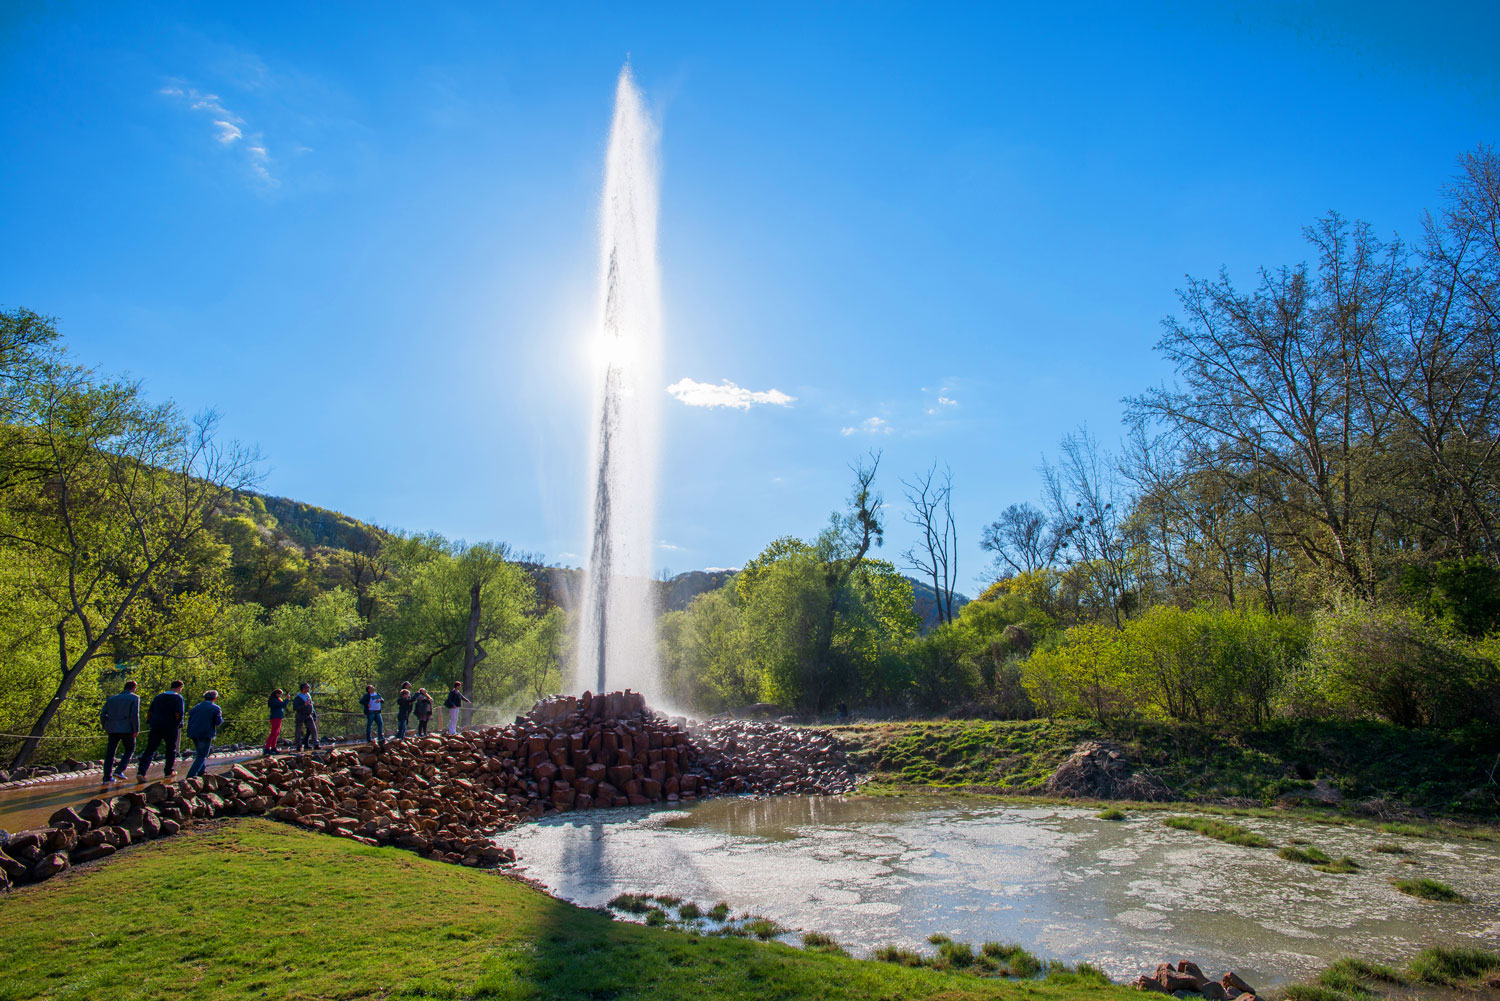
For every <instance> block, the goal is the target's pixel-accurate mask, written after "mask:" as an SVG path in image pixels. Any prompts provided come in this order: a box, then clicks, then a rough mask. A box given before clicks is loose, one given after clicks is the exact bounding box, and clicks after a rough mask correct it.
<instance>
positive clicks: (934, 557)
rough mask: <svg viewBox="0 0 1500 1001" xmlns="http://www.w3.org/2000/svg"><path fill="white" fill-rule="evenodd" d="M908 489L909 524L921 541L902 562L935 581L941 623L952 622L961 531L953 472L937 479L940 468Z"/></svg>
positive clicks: (916, 481)
mask: <svg viewBox="0 0 1500 1001" xmlns="http://www.w3.org/2000/svg"><path fill="white" fill-rule="evenodd" d="M901 485H902V486H903V487H905V488H906V502H907V503H908V504H910V505H911V513H910V514H908V515H907V516H906V521H907V522H908V523H909V524H911V525H915V526H916V527H917V530H918V531H919V532H921V539H920V540H919V541H918V542H917V543H916V545H913V546H911V547H909V548H908V549H907V550H906V552H905V553H903V554H902V558H903V559H905V560H906V565H907V566H908V567H909V568H911V569H912V570H915V571H917V572H918V573H920V574H922V575H923V576H924V577H926V578H928V579H929V580H931V581H932V593H933V596H934V597H933V600H934V601H935V602H936V603H937V613H938V621H939V622H952V621H953V590H954V586H955V585H956V584H957V582H958V528H957V527H956V526H955V524H954V522H953V470H951V469H949V468H948V467H947V466H944V467H943V475H942V478H941V479H939V478H938V472H937V464H936V463H934V464H933V466H932V468H930V469H928V470H927V471H926V472H925V473H921V474H919V475H918V476H917V477H915V478H914V479H913V480H912V481H911V482H907V481H906V480H902V481H901Z"/></svg>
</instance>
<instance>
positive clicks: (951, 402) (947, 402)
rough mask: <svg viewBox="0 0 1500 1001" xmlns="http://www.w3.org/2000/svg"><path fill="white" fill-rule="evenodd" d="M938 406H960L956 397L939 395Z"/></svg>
mask: <svg viewBox="0 0 1500 1001" xmlns="http://www.w3.org/2000/svg"><path fill="white" fill-rule="evenodd" d="M938 406H940V407H956V406H958V401H957V400H955V399H952V398H951V397H947V396H939V397H938Z"/></svg>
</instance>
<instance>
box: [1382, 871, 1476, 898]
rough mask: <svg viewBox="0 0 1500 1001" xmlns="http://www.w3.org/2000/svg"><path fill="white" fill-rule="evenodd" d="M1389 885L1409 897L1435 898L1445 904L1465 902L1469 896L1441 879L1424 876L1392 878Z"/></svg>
mask: <svg viewBox="0 0 1500 1001" xmlns="http://www.w3.org/2000/svg"><path fill="white" fill-rule="evenodd" d="M1391 885H1392V886H1394V887H1395V888H1396V889H1398V890H1400V891H1401V892H1402V893H1404V894H1406V895H1407V896H1409V897H1420V898H1421V899H1423V900H1436V901H1439V902H1441V903H1445V904H1466V903H1468V902H1469V898H1468V897H1466V896H1464V895H1463V894H1462V893H1459V892H1458V891H1457V890H1455V889H1454V888H1453V887H1451V886H1449V885H1448V884H1447V883H1444V882H1442V881H1441V880H1436V879H1429V878H1427V877H1425V876H1423V877H1421V878H1418V879H1393V880H1391Z"/></svg>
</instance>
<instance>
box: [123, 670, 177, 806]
mask: <svg viewBox="0 0 1500 1001" xmlns="http://www.w3.org/2000/svg"><path fill="white" fill-rule="evenodd" d="M186 715H187V700H186V699H184V698H183V697H182V682H180V681H174V682H172V684H171V685H170V686H168V688H167V690H166V691H164V692H158V693H157V695H156V698H154V699H152V700H151V707H150V708H149V709H147V710H146V749H145V750H144V751H142V752H141V760H140V762H139V763H138V764H137V765H136V769H135V780H136V781H137V782H144V781H146V772H147V771H149V770H150V768H151V759H152V758H154V757H156V749H157V748H158V747H164V752H163V758H164V760H163V762H162V764H163V766H164V767H163V770H162V776H161V777H162V778H163V779H169V778H171V777H172V775H173V772H174V770H175V768H176V765H177V735H178V733H179V732H180V731H181V730H182V717H184V716H186Z"/></svg>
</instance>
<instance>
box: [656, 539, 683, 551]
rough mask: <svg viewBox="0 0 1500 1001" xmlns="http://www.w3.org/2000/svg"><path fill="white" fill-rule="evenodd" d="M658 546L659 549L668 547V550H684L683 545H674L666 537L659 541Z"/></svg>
mask: <svg viewBox="0 0 1500 1001" xmlns="http://www.w3.org/2000/svg"><path fill="white" fill-rule="evenodd" d="M656 548H657V549H667V550H670V551H671V552H674V553H680V552H682V547H681V546H674V545H672V544H671V543H670V542H667V541H666V540H665V539H663V540H662V541H661V542H658V543H657V544H656Z"/></svg>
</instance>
